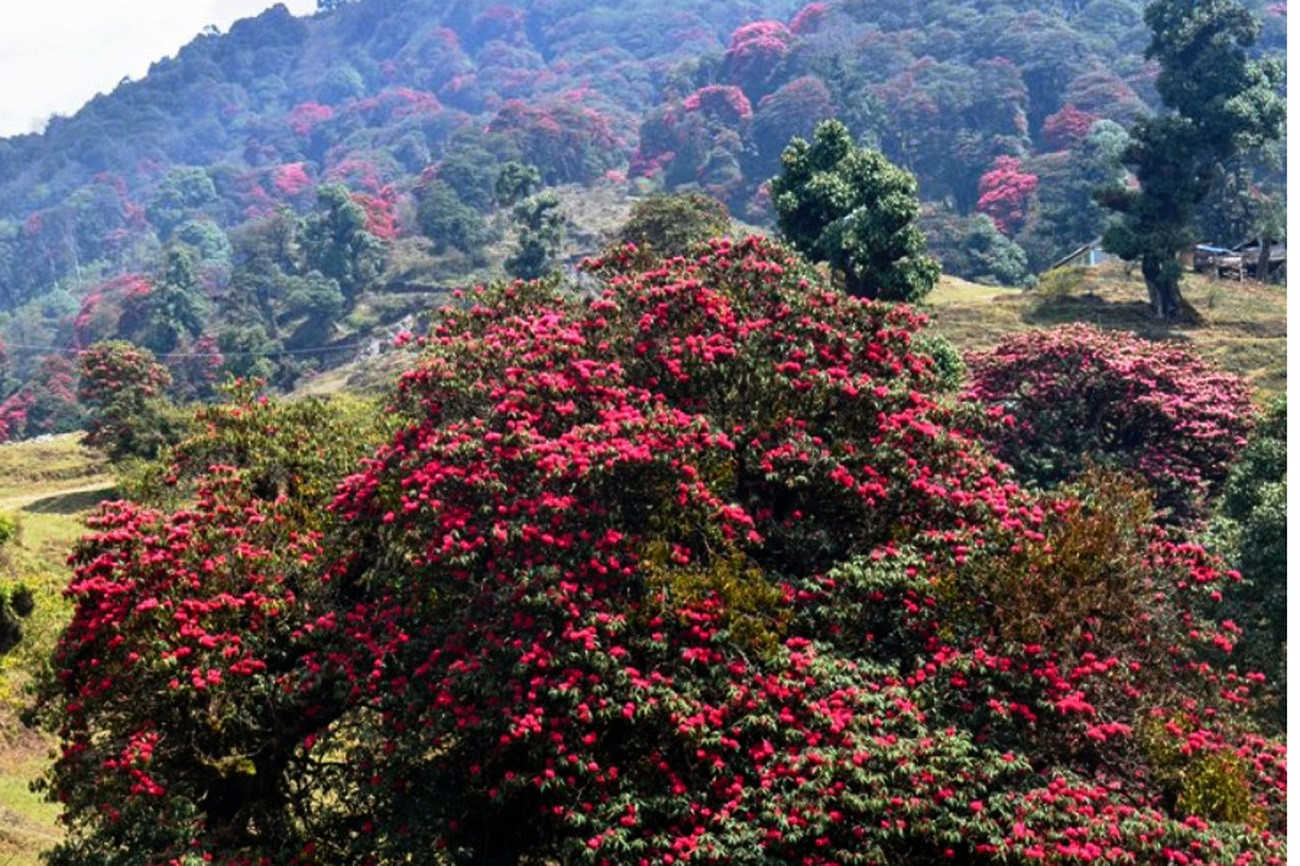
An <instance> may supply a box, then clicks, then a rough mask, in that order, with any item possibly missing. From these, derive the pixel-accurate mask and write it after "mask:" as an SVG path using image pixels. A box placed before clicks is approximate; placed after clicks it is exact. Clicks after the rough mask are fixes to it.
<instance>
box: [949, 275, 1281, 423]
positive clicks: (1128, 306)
mask: <svg viewBox="0 0 1300 866" xmlns="http://www.w3.org/2000/svg"><path fill="white" fill-rule="evenodd" d="M1078 276H1079V279H1077V280H1071V281H1070V285H1069V287H1068V290H1060V291H1021V290H1019V289H1006V288H996V287H989V286H981V285H976V284H974V283H968V282H966V281H965V280H960V279H957V278H954V277H949V276H945V277H944V278H943V279H942V280H941V282H940V284H939V286H938V287H937V288H936V289H935V291H934V292H933V293H932V294H931V295H930V297H929V298H927V301H926V304H925V305H924V308H925V312H926V313H927V314H929V316H930V317H931V320H932V321H933V323H934V326H935V328H936V329H937V330H938V331H939V332H940V333H942V334H943V335H944V336H945V337H947V338H948V339H949V340H950V341H952V343H953V345H955V346H956V347H957V348H958V349H959V350H960V351H962V352H969V351H976V350H982V349H988V348H991V347H992V346H994V345H995V344H997V342H998V341H999V340H1001V339H1002V338H1003V337H1004V336H1006V335H1008V334H1012V333H1016V332H1018V331H1024V330H1028V329H1030V328H1049V327H1054V326H1056V325H1064V324H1070V323H1074V322H1082V323H1087V324H1091V325H1096V326H1097V327H1101V328H1114V329H1119V330H1125V331H1131V332H1132V333H1135V334H1138V335H1140V336H1143V337H1146V338H1148V339H1152V340H1179V341H1184V342H1186V343H1187V344H1188V345H1189V346H1191V347H1192V348H1194V349H1195V350H1196V351H1197V352H1198V353H1200V354H1201V355H1202V356H1203V357H1206V358H1208V359H1210V360H1212V361H1214V362H1215V363H1217V364H1219V365H1220V366H1221V367H1223V368H1224V369H1225V370H1229V371H1231V372H1234V373H1237V374H1239V375H1242V376H1245V377H1246V378H1247V379H1248V380H1249V381H1250V382H1251V384H1252V385H1253V386H1254V387H1255V389H1256V392H1257V395H1258V396H1259V397H1260V398H1261V399H1267V398H1269V397H1272V396H1275V395H1277V394H1282V393H1285V391H1286V289H1285V288H1283V287H1278V286H1270V285H1264V284H1262V283H1256V282H1252V281H1246V282H1236V281H1233V280H1212V279H1209V278H1207V277H1204V276H1201V275H1200V274H1187V275H1185V276H1184V280H1183V295H1184V298H1185V300H1186V301H1187V305H1188V308H1189V311H1190V315H1188V316H1187V317H1186V319H1185V320H1184V321H1180V322H1176V323H1172V324H1171V323H1169V322H1164V321H1160V320H1158V319H1156V318H1155V317H1154V316H1152V315H1151V312H1150V308H1149V306H1148V302H1147V292H1146V286H1145V285H1144V283H1143V282H1142V279H1141V277H1140V276H1137V275H1135V274H1131V273H1129V272H1127V271H1126V269H1125V268H1124V267H1123V266H1122V265H1119V264H1110V265H1106V266H1103V267H1100V268H1094V269H1089V270H1084V271H1080V272H1079V273H1078Z"/></svg>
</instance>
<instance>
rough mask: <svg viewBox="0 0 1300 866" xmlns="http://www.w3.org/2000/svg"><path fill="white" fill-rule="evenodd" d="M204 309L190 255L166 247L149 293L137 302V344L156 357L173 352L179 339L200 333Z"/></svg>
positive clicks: (185, 250)
mask: <svg viewBox="0 0 1300 866" xmlns="http://www.w3.org/2000/svg"><path fill="white" fill-rule="evenodd" d="M207 307H208V305H207V301H206V299H205V298H204V296H203V286H202V285H200V283H199V277H198V272H197V261H196V256H195V254H194V251H193V250H192V249H190V248H189V247H187V246H184V245H180V244H177V245H173V246H170V247H168V248H167V249H166V250H164V251H163V255H162V262H161V265H160V269H159V272H158V279H157V280H156V282H155V284H154V287H153V290H152V291H150V292H149V294H148V295H146V296H144V298H143V299H142V302H141V310H140V314H141V316H142V319H143V321H142V323H141V325H142V327H141V330H140V331H139V336H138V342H139V344H140V345H141V346H144V347H145V348H147V349H149V350H151V351H153V352H156V353H158V354H160V355H166V354H168V353H171V352H175V351H176V349H177V347H178V346H179V345H180V344H181V339H182V338H183V337H185V336H189V338H190V339H194V338H196V337H198V336H199V334H201V333H203V323H204V321H205V320H206V318H207V312H208V310H207Z"/></svg>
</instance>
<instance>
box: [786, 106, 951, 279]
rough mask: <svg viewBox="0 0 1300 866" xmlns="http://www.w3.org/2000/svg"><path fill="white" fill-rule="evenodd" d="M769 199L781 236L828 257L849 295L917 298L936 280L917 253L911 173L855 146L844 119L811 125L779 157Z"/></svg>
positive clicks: (920, 250)
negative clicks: (807, 134)
mask: <svg viewBox="0 0 1300 866" xmlns="http://www.w3.org/2000/svg"><path fill="white" fill-rule="evenodd" d="M781 162H782V165H783V166H784V168H783V171H782V173H781V174H780V175H779V176H778V177H775V178H773V179H772V201H773V203H774V204H775V206H776V222H777V227H778V228H779V229H780V231H781V234H782V235H783V236H784V237H785V238H786V239H788V240H789V241H790V243H791V244H793V245H794V247H795V248H796V249H798V250H799V251H800V252H801V253H803V254H804V255H805V256H808V257H809V258H811V259H814V260H818V261H825V262H829V263H830V266H831V267H832V268H833V269H834V270H836V271H838V272H840V273H841V274H843V276H844V287H845V289H846V290H847V291H848V292H849V294H851V295H856V296H858V297H866V298H879V299H881V300H890V301H917V300H920V299H921V298H923V297H925V295H927V294H928V293H929V292H930V290H931V289H932V288H934V286H935V283H937V282H938V280H939V272H940V271H939V263H938V262H937V261H935V260H934V259H933V258H930V257H929V256H927V255H926V254H925V235H924V234H922V232H921V229H920V227H919V225H918V224H917V217H918V216H919V215H920V211H921V205H920V202H919V201H918V200H917V197H916V178H915V177H913V176H912V175H911V174H909V173H908V172H906V171H903V170H902V169H900V168H898V167H896V166H894V165H892V164H891V163H890V162H889V160H887V159H885V157H884V156H883V155H882V154H881V153H880V152H879V151H876V150H871V149H868V148H864V147H859V146H857V145H855V144H854V143H853V139H852V137H851V136H850V135H849V131H848V129H847V127H845V126H844V124H842V123H840V122H839V121H836V120H828V121H826V122H824V123H821V124H819V125H818V126H817V130H816V132H815V133H814V134H813V142H812V144H809V143H808V142H806V141H804V140H803V139H801V138H796V139H795V140H794V141H793V142H792V143H791V144H790V146H789V147H787V148H786V149H785V152H784V153H783V154H782V155H781Z"/></svg>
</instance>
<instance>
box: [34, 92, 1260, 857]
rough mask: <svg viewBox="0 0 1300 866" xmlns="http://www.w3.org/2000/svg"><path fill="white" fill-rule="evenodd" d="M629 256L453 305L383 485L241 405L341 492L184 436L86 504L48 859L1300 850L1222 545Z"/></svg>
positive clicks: (864, 330) (65, 653)
mask: <svg viewBox="0 0 1300 866" xmlns="http://www.w3.org/2000/svg"><path fill="white" fill-rule="evenodd" d="M755 86H760V85H759V84H756V85H755ZM630 256H631V251H630V250H628V251H625V253H624V254H622V255H616V256H614V257H612V258H608V259H605V260H601V261H593V262H590V263H588V264H587V270H588V272H589V276H588V277H587V280H588V285H589V286H592V283H591V281H593V280H594V281H595V283H594V288H593V290H592V291H590V292H588V293H587V295H586V297H579V296H578V295H576V294H573V293H566V292H563V291H561V290H559V289H557V288H556V287H555V286H554V284H553V283H532V284H515V285H512V286H505V287H499V288H495V289H490V290H481V291H478V292H476V293H475V294H474V295H473V296H472V297H470V298H469V299H468V303H467V305H465V306H463V307H459V308H455V309H448V310H445V311H443V312H442V313H441V315H440V316H439V317H438V320H437V322H436V324H435V326H434V328H433V330H432V331H431V333H430V335H429V337H428V338H427V340H426V341H424V349H423V354H422V356H421V358H420V360H419V361H418V362H417V363H416V365H415V366H414V367H413V369H411V370H410V371H408V372H407V373H406V374H404V375H403V376H402V378H401V381H400V384H399V388H398V391H397V393H396V395H395V397H394V401H393V404H392V406H391V409H390V413H389V414H390V416H391V420H392V421H393V423H394V424H395V425H396V426H397V430H396V432H395V433H394V434H392V435H391V436H389V437H388V440H387V442H386V444H384V445H382V446H381V447H380V448H379V449H378V450H377V451H376V452H375V453H374V455H373V457H371V458H370V459H367V460H364V461H363V462H361V463H360V464H359V465H357V464H353V461H354V460H355V455H356V454H357V450H358V445H359V444H361V442H363V441H364V439H365V437H364V436H359V437H354V438H351V439H347V438H342V437H340V435H339V433H338V431H332V432H327V428H326V426H325V425H323V424H320V425H313V424H311V423H310V419H309V418H306V417H304V418H303V419H302V420H303V421H305V422H308V423H304V424H283V425H282V424H281V423H280V421H279V419H280V418H283V417H285V416H284V415H283V414H282V413H283V411H284V410H282V409H278V408H276V406H277V404H275V403H274V402H271V403H261V402H258V401H256V400H252V401H249V400H244V401H243V402H242V403H240V404H237V405H235V406H232V407H230V408H228V409H226V410H224V413H223V416H222V417H224V418H225V419H226V420H225V422H223V423H216V419H214V423H215V426H214V427H213V428H212V430H211V431H210V432H209V433H208V434H207V435H209V436H213V437H216V438H217V439H218V440H221V439H222V437H223V436H225V435H226V434H225V433H223V431H224V430H230V431H233V432H235V433H236V434H237V437H236V440H232V441H243V439H244V437H247V436H250V435H251V436H252V437H253V439H252V440H249V441H250V444H257V443H261V442H281V443H283V442H296V443H299V447H303V448H307V449H308V450H309V451H314V452H315V453H317V454H319V455H328V459H323V460H319V461H310V462H308V463H306V464H303V465H304V466H306V467H307V468H306V469H304V471H306V472H308V474H310V475H311V477H313V478H315V479H317V483H314V484H312V485H310V486H309V487H306V488H304V489H303V490H302V491H301V492H300V493H299V494H295V493H294V492H293V491H292V490H291V489H289V488H287V487H285V486H283V485H281V484H276V485H274V486H272V487H268V488H266V489H264V490H259V489H258V487H257V485H254V484H251V483H250V481H251V477H250V476H249V475H248V473H247V471H246V469H245V467H246V466H247V465H248V461H250V460H255V459H256V456H255V455H256V453H257V452H256V451H253V450H246V449H245V450H242V451H241V450H240V449H238V448H236V449H232V448H229V447H227V446H224V445H223V446H221V447H219V448H216V449H208V450H207V451H205V449H204V448H199V449H197V450H196V451H195V452H194V453H196V454H203V453H212V454H213V455H214V456H216V455H218V454H223V453H224V454H230V455H232V456H231V457H230V458H229V459H230V460H231V463H230V464H228V465H213V466H212V467H211V468H210V469H207V470H206V471H201V472H200V473H199V475H198V476H197V481H198V486H197V494H198V495H197V499H196V501H194V502H192V503H189V504H188V505H186V506H185V507H184V508H182V509H180V510H178V511H174V512H167V511H164V510H157V509H146V508H141V507H138V506H134V505H130V504H119V505H115V506H110V507H109V508H108V509H107V510H106V511H105V512H104V513H103V514H102V516H101V517H99V518H98V523H97V529H98V531H97V532H96V533H95V534H93V535H91V536H89V537H88V538H87V539H86V540H85V541H84V542H83V543H82V545H81V546H80V548H79V550H78V552H77V554H76V557H75V562H76V565H77V574H76V577H75V579H74V581H73V583H72V585H71V586H70V588H69V595H70V599H71V601H72V602H73V604H74V606H75V612H74V616H73V620H72V623H71V625H70V626H69V628H68V630H67V632H66V633H65V635H64V636H63V639H62V642H61V644H60V647H59V650H58V653H57V655H56V658H55V670H54V672H53V673H52V675H51V676H50V678H49V679H48V680H47V682H46V684H45V686H44V688H43V689H42V701H43V712H44V714H45V717H46V718H47V719H49V720H50V721H51V723H52V724H53V725H54V726H55V727H56V728H57V729H58V731H59V734H60V738H61V743H62V750H61V755H60V758H59V760H58V762H57V764H56V766H55V767H54V769H53V771H52V772H51V774H50V776H49V779H48V782H49V785H50V789H51V792H52V794H53V795H54V796H55V797H56V798H57V799H59V800H60V801H62V802H63V803H64V807H65V810H66V815H67V821H68V824H69V828H70V831H71V834H70V836H69V837H68V839H67V841H65V842H64V843H62V844H61V845H60V846H59V847H58V848H57V849H56V851H55V853H54V854H53V856H52V862H54V863H68V864H72V863H77V864H86V863H100V864H110V863H111V864H122V866H126V864H145V863H168V862H170V863H184V864H188V863H199V862H208V861H211V862H220V863H253V862H273V863H300V864H311V863H330V864H340V863H357V864H361V863H367V864H386V863H400V862H411V861H418V862H425V863H464V864H517V863H518V864H522V863H527V862H538V861H554V862H566V863H592V864H599V863H629V862H631V863H636V862H657V863H658V862H662V863H672V862H677V861H678V860H682V861H695V862H701V863H716V864H721V863H755V864H759V863H774V862H780V863H792V862H797V863H804V864H810V866H816V864H831V863H841V864H848V863H852V864H884V863H890V864H899V863H903V864H918V866H919V864H924V863H933V862H939V861H942V860H944V859H955V860H956V861H957V862H966V863H989V864H992V863H997V862H1017V863H1025V862H1030V861H1033V860H1039V859H1045V860H1048V861H1049V862H1059V863H1079V862H1084V861H1090V862H1099V863H1115V864H1118V863H1131V862H1156V861H1160V862H1170V861H1172V862H1179V863H1186V864H1209V863H1236V862H1240V863H1245V862H1260V863H1281V862H1283V861H1284V860H1285V857H1286V853H1285V839H1284V837H1283V836H1282V835H1281V833H1282V832H1283V824H1284V821H1285V803H1284V800H1285V750H1284V748H1283V747H1282V746H1281V744H1280V743H1279V742H1277V741H1275V740H1271V739H1268V738H1267V737H1264V736H1261V735H1259V734H1258V733H1256V732H1255V731H1254V730H1253V729H1252V727H1251V726H1250V724H1249V723H1248V721H1247V717H1246V715H1245V714H1244V712H1243V708H1246V707H1248V706H1249V704H1250V700H1251V684H1250V682H1249V681H1248V680H1247V679H1246V678H1245V677H1244V676H1242V675H1239V674H1238V673H1236V672H1233V671H1231V670H1229V669H1228V668H1227V667H1226V658H1227V653H1228V651H1229V650H1230V649H1231V647H1232V644H1233V642H1234V641H1235V639H1236V632H1237V628H1236V626H1234V625H1233V624H1232V623H1230V622H1221V621H1219V619H1218V618H1217V617H1216V616H1215V614H1214V600H1215V599H1216V598H1217V597H1218V594H1219V592H1220V591H1221V590H1222V589H1223V588H1224V587H1225V586H1226V585H1228V584H1230V583H1231V582H1232V575H1231V574H1230V573H1228V572H1227V571H1226V570H1225V569H1224V568H1223V567H1222V565H1221V563H1219V562H1218V561H1217V560H1215V559H1214V558H1213V557H1211V556H1210V555H1209V554H1207V553H1206V552H1205V551H1204V550H1203V549H1201V548H1199V547H1197V546H1195V545H1192V544H1189V543H1186V542H1184V541H1181V540H1180V539H1179V538H1178V537H1176V536H1172V535H1168V534H1166V533H1165V532H1164V531H1162V530H1160V529H1159V528H1157V527H1156V526H1155V525H1154V524H1153V523H1152V520H1151V517H1152V514H1151V510H1150V502H1149V500H1148V499H1147V498H1146V497H1144V495H1143V494H1142V493H1141V491H1140V490H1138V489H1137V488H1135V487H1133V486H1132V485H1130V484H1128V483H1127V482H1125V481H1124V480H1123V479H1121V478H1118V477H1115V476H1109V475H1106V474H1104V473H1100V472H1096V471H1094V472H1092V473H1091V474H1089V475H1087V476H1086V477H1084V478H1082V479H1080V480H1079V481H1078V483H1077V484H1076V485H1074V486H1071V487H1067V488H1065V489H1063V490H1061V491H1059V492H1057V493H1052V494H1036V493H1032V492H1029V491H1026V490H1022V489H1020V488H1019V487H1017V486H1016V484H1015V483H1013V481H1012V480H1011V478H1010V477H1009V476H1008V475H1006V474H1005V473H1004V471H1003V469H1002V468H1001V467H1000V465H999V464H998V463H997V462H996V461H995V460H994V459H992V457H990V456H989V455H987V454H986V453H985V452H984V450H983V449H982V447H981V446H980V445H979V443H978V442H977V441H976V440H975V439H973V438H972V437H971V436H970V435H968V434H966V433H964V432H962V431H963V430H966V429H969V428H971V427H978V426H979V425H978V423H977V422H978V420H979V416H980V414H981V412H982V410H972V409H971V408H969V407H967V408H961V409H958V408H954V404H951V403H949V402H947V400H946V398H943V397H942V396H941V394H940V388H941V384H942V383H941V375H940V374H941V368H940V365H939V364H938V363H936V358H937V357H938V355H936V354H932V352H931V350H930V349H929V348H927V347H928V346H934V345H936V344H935V343H934V341H933V339H932V338H931V339H927V338H926V337H925V336H924V333H923V330H922V328H923V323H922V320H921V318H920V317H919V316H917V315H916V314H915V313H913V312H911V311H909V310H908V309H906V308H903V307H892V306H887V305H882V304H877V303H873V302H864V301H860V300H857V299H854V298H851V297H849V296H847V295H844V294H842V293H840V292H837V291H834V290H830V289H828V288H827V287H826V286H825V285H823V284H822V283H820V282H819V280H818V277H817V276H816V274H815V273H814V272H813V271H812V270H810V269H809V268H808V267H807V266H806V265H804V264H802V263H801V261H800V260H799V259H798V258H797V257H796V256H794V255H793V254H791V253H790V252H788V251H786V250H784V249H783V248H781V247H779V246H776V245H774V244H772V243H771V242H768V241H764V240H760V239H754V238H751V239H748V240H744V241H741V242H738V243H732V242H730V241H715V242H714V243H713V244H712V246H711V248H710V249H709V250H708V252H707V253H704V254H703V255H701V256H700V257H699V258H698V259H696V260H684V259H676V260H673V261H671V262H668V263H665V264H663V265H661V266H657V267H654V268H652V269H649V270H640V269H638V268H637V267H636V266H635V265H634V263H633V259H632V258H631V257H630ZM246 419H247V420H246ZM282 437H283V438H282ZM359 440H360V441H359ZM275 447H279V448H283V447H284V446H283V445H280V446H275ZM1210 457H1211V463H1213V455H1212V454H1211V455H1210ZM349 464H352V465H355V469H354V470H347V469H345V468H343V467H344V466H345V465H349ZM1211 468H1213V466H1212V467H1211ZM348 471H352V473H353V474H351V475H350V476H349V477H347V478H346V480H344V481H343V484H342V486H341V487H340V488H339V490H338V494H337V496H336V497H335V498H334V500H333V504H332V506H331V507H330V509H329V510H328V512H325V513H322V512H321V511H320V510H319V509H318V508H317V507H316V506H318V505H319V504H321V503H322V501H323V500H322V498H321V491H322V490H323V488H325V487H327V486H328V485H323V484H321V483H319V481H320V480H322V479H325V478H330V477H335V478H337V477H339V476H340V475H341V474H343V473H344V472H348ZM311 515H315V517H314V518H312V517H310V516H311Z"/></svg>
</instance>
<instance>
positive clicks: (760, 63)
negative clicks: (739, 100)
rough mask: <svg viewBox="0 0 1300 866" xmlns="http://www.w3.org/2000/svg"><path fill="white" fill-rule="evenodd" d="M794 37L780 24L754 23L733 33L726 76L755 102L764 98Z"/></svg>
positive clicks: (768, 22)
mask: <svg viewBox="0 0 1300 866" xmlns="http://www.w3.org/2000/svg"><path fill="white" fill-rule="evenodd" d="M793 38H794V34H792V33H791V32H790V28H788V27H786V25H785V24H783V23H782V22H780V21H770V20H765V21H754V22H751V23H749V24H745V25H743V26H742V27H739V28H737V29H736V31H735V32H734V33H732V34H731V44H730V46H729V47H728V49H727V56H726V59H725V65H724V71H723V74H724V75H725V76H726V79H727V80H728V81H729V82H731V83H732V84H735V85H737V86H739V87H740V88H742V89H743V90H744V91H745V93H746V95H748V96H749V98H750V99H751V100H758V99H760V98H762V97H763V96H764V95H765V94H767V92H768V91H769V90H771V89H772V83H773V81H774V80H775V76H776V74H777V71H778V69H779V67H780V66H781V64H782V62H783V61H784V60H785V57H786V55H787V54H788V53H789V51H790V42H791V41H792V40H793Z"/></svg>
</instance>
